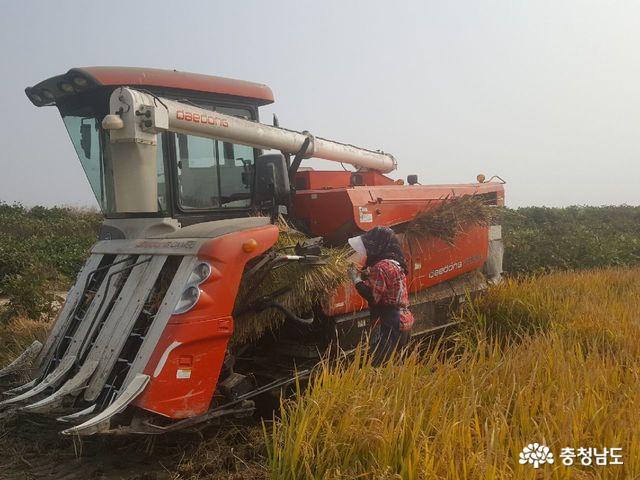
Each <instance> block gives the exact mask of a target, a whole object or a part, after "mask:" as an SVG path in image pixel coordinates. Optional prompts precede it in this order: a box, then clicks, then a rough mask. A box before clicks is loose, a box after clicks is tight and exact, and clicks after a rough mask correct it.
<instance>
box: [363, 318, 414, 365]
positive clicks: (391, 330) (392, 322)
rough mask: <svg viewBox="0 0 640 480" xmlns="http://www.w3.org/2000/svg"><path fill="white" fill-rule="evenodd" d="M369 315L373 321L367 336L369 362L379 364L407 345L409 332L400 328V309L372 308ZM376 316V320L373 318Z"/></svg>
mask: <svg viewBox="0 0 640 480" xmlns="http://www.w3.org/2000/svg"><path fill="white" fill-rule="evenodd" d="M374 315H375V316H374ZM371 317H372V321H373V323H374V326H373V328H372V329H371V335H370V338H369V349H370V354H371V358H372V360H371V363H372V365H373V366H379V365H382V364H383V363H385V362H387V361H388V360H389V359H390V358H391V356H392V354H393V352H395V351H396V350H401V349H402V348H403V347H404V346H406V345H407V343H408V342H409V338H410V337H411V332H410V331H403V330H400V310H399V309H397V308H393V307H378V308H376V309H372V311H371ZM376 318H377V319H378V321H377V322H376V321H375V320H374V319H376Z"/></svg>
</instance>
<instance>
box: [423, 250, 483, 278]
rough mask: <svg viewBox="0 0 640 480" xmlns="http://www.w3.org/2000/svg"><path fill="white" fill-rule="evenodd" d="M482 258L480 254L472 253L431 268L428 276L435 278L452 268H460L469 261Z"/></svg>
mask: <svg viewBox="0 0 640 480" xmlns="http://www.w3.org/2000/svg"><path fill="white" fill-rule="evenodd" d="M480 260H482V256H481V255H474V256H472V257H469V258H465V259H464V260H459V261H457V262H453V263H450V264H448V265H445V266H443V267H440V268H436V269H435V270H431V271H430V272H429V278H436V277H439V276H440V275H444V274H445V273H449V272H453V271H454V270H460V269H461V268H462V267H464V266H466V265H469V264H470V263H475V262H477V261H480Z"/></svg>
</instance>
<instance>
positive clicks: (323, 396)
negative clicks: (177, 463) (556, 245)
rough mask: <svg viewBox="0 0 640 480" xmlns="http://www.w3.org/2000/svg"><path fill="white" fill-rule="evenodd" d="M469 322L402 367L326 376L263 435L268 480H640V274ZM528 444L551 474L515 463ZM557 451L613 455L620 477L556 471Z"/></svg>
mask: <svg viewBox="0 0 640 480" xmlns="http://www.w3.org/2000/svg"><path fill="white" fill-rule="evenodd" d="M464 317H465V320H466V322H467V323H466V325H465V327H464V328H463V329H462V330H461V331H460V332H459V333H458V334H457V336H456V337H454V338H453V339H451V340H449V341H447V342H446V344H444V343H443V344H441V345H439V347H438V348H435V349H433V348H432V349H428V350H426V352H424V353H422V354H420V355H419V354H415V353H414V354H412V355H410V356H409V357H408V358H407V359H406V360H405V361H404V362H403V363H400V362H396V363H395V364H390V365H387V366H385V367H382V368H372V367H371V366H368V365H367V361H366V359H364V358H362V357H363V356H362V355H361V354H360V355H359V356H358V358H357V361H356V362H353V363H349V364H346V363H343V364H342V365H340V366H338V367H331V368H330V367H328V366H325V367H324V368H323V369H322V371H321V372H320V373H319V375H318V376H317V377H316V378H315V380H314V381H313V382H312V384H311V385H310V386H309V388H308V389H306V390H305V391H303V392H301V393H300V396H299V398H297V399H295V400H292V401H288V402H287V403H285V405H284V406H283V412H282V416H281V418H280V419H279V420H277V421H276V422H275V423H274V424H273V426H271V425H269V426H267V427H265V435H266V437H267V447H268V470H269V472H270V476H271V478H272V479H274V480H275V479H278V480H279V479H282V480H288V479H291V480H293V479H351V478H363V479H365V478H366V479H396V478H397V479H521V478H522V479H534V478H535V479H538V478H545V479H547V478H549V479H568V478H572V479H600V478H603V479H604V478H607V479H609V478H620V479H632V478H638V477H639V476H640V428H639V425H640V378H639V373H640V369H639V368H638V363H639V362H640V342H639V339H640V269H605V270H598V271H584V272H575V273H572V272H566V273H556V274H551V275H546V276H540V277H537V278H530V279H523V280H520V281H507V282H505V283H504V284H503V285H501V286H499V287H497V288H494V289H493V290H491V291H490V292H489V294H488V296H487V297H486V298H485V299H483V300H481V301H480V302H478V303H477V304H476V305H475V306H474V307H472V308H469V309H468V310H467V311H466V312H465V313H464ZM363 364H364V365H363ZM533 442H539V443H544V444H546V445H547V446H548V447H549V448H550V449H551V452H552V453H553V454H554V455H555V461H554V463H553V464H544V465H541V466H540V468H538V469H534V468H533V467H532V466H531V465H529V464H526V465H520V464H519V462H518V458H519V457H518V456H519V453H520V452H521V450H522V449H523V447H524V446H525V445H528V444H530V443H533ZM565 447H569V448H575V452H576V453H577V452H578V448H579V447H583V448H597V449H598V450H599V451H600V452H601V451H602V448H604V447H616V448H622V456H623V457H622V460H621V461H622V462H623V465H607V466H604V465H601V466H600V465H598V466H595V457H592V461H593V465H591V466H582V465H581V459H580V457H576V458H575V459H574V462H575V463H574V464H573V465H572V466H565V465H564V464H563V461H562V458H560V453H561V450H562V449H563V448H565ZM618 453H619V451H617V452H616V454H618ZM585 458H586V457H585ZM585 461H587V460H585ZM610 461H611V459H610Z"/></svg>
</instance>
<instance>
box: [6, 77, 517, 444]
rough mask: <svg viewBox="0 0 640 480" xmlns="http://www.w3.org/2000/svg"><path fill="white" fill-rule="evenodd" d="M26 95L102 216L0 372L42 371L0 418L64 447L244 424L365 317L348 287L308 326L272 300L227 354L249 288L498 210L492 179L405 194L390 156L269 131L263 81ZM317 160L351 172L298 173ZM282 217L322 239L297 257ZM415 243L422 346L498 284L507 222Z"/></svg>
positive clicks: (191, 81)
mask: <svg viewBox="0 0 640 480" xmlns="http://www.w3.org/2000/svg"><path fill="white" fill-rule="evenodd" d="M26 93H27V96H28V97H29V99H30V100H31V101H32V103H34V104H35V105H36V106H45V105H55V106H56V107H57V108H58V109H59V111H60V113H61V115H62V118H63V120H64V124H65V127H66V128H67V130H68V132H69V135H70V137H71V140H72V143H73V145H74V147H75V150H76V152H77V154H78V157H79V159H80V162H81V164H82V166H83V169H84V171H85V173H86V175H87V179H88V180H89V183H90V185H91V187H92V189H93V191H94V193H95V195H96V199H97V201H98V204H99V205H100V207H101V209H102V211H103V213H104V216H105V220H104V223H103V226H102V228H101V231H100V236H99V240H98V242H97V243H96V244H95V245H94V246H93V247H92V249H91V254H90V256H89V257H88V259H87V261H86V263H85V265H84V266H83V268H82V269H81V271H80V272H79V274H78V277H77V279H76V283H75V285H74V286H73V287H72V288H71V290H70V291H69V294H68V296H67V299H66V302H65V304H64V306H63V308H62V309H61V311H60V313H59V315H58V318H57V320H56V322H55V324H54V326H53V329H52V332H51V334H50V335H49V337H48V339H47V340H46V342H45V344H44V345H43V346H42V347H41V348H39V349H38V348H37V347H38V346H37V345H34V346H33V347H32V348H31V349H30V351H29V352H27V353H25V354H24V355H23V356H21V357H20V358H19V359H18V360H16V362H15V363H14V364H12V365H10V366H8V367H7V368H6V369H4V370H2V371H0V376H3V375H7V374H11V373H13V372H15V370H16V369H17V368H18V367H19V366H20V365H23V364H24V363H25V361H26V359H27V357H29V356H30V355H32V356H33V357H35V358H34V360H33V367H32V370H33V372H32V373H33V377H32V378H33V380H32V381H31V382H29V383H27V384H25V385H22V386H20V387H17V388H14V389H13V390H10V391H8V392H5V394H6V395H7V398H6V399H5V400H4V401H2V402H1V403H0V408H2V409H16V408H19V409H21V410H23V411H26V412H31V413H36V414H45V413H46V414H50V415H56V417H57V418H58V419H59V420H60V421H61V422H62V423H64V424H66V425H67V428H66V429H65V430H64V433H66V434H78V435H90V434H94V433H131V432H135V433H163V432H167V431H172V430H176V429H181V428H189V427H192V426H194V425H197V424H201V423H203V422H208V421H211V420H212V419H214V418H218V417H221V416H224V415H245V414H250V413H252V412H253V410H254V407H255V406H254V404H253V402H252V401H251V399H252V398H254V397H256V396H258V395H261V394H263V393H266V392H269V391H271V390H274V389H279V388H282V387H284V386H286V385H287V384H290V383H292V382H293V381H295V379H296V378H300V377H303V376H305V375H306V374H308V370H305V369H304V366H306V365H309V366H312V365H313V364H314V363H315V362H316V361H317V359H318V357H319V355H321V353H322V352H323V351H324V350H325V349H326V348H328V347H329V345H335V344H336V343H337V344H339V345H340V346H341V347H343V348H351V347H353V346H354V345H355V344H356V343H357V342H358V341H359V340H360V338H361V336H362V333H363V332H364V331H365V330H366V325H367V322H366V320H365V318H366V316H367V312H366V310H365V309H366V305H365V303H364V301H363V299H362V298H360V296H359V295H357V293H356V292H355V290H354V289H353V287H352V286H351V285H350V284H348V283H344V284H343V285H341V286H340V287H338V288H337V290H335V291H334V292H333V294H332V295H330V296H329V297H328V298H327V299H326V301H323V302H320V303H321V304H318V305H316V306H315V307H314V308H313V317H312V318H301V317H300V316H298V314H299V313H298V314H297V313H295V312H291V311H289V310H288V309H286V308H284V307H282V305H279V304H278V303H277V301H276V300H277V296H278V295H279V294H281V293H282V292H274V293H273V295H270V296H268V298H267V297H264V298H258V299H255V302H253V304H252V305H253V307H252V308H253V309H254V310H255V311H260V310H264V309H268V308H271V309H274V308H275V309H276V310H278V311H279V312H281V316H282V325H281V326H279V327H278V328H273V329H272V331H271V332H270V333H269V335H262V336H261V337H260V338H259V339H257V340H256V341H252V342H245V343H240V342H237V341H235V342H234V330H235V329H236V325H235V324H236V320H237V317H238V315H239V314H240V313H239V311H238V305H237V301H236V300H237V297H238V293H239V290H240V288H241V284H242V282H243V280H244V279H247V278H250V277H252V276H255V277H260V276H261V275H262V272H263V271H264V270H265V269H269V268H274V269H275V268H277V267H278V266H281V265H282V264H283V263H287V262H303V263H304V264H305V265H308V266H309V268H314V267H313V265H314V264H317V263H321V262H320V259H321V255H320V244H321V243H324V244H325V245H329V246H340V245H343V244H344V243H345V242H346V239H347V238H348V237H350V236H353V235H357V234H359V233H362V232H365V231H367V230H369V229H371V228H372V227H374V226H376V225H387V226H391V227H393V228H395V229H396V230H398V232H399V234H400V235H401V236H402V231H403V229H404V228H405V226H406V225H408V224H409V222H411V221H412V219H414V218H415V217H416V215H417V214H418V213H419V212H424V211H425V210H428V209H430V208H437V207H438V205H440V204H441V203H442V202H446V201H447V199H451V198H459V197H463V196H469V195H476V196H477V195H480V196H481V197H482V198H483V200H484V201H485V203H486V204H490V205H495V206H499V205H502V204H503V201H504V200H503V195H504V191H503V187H502V184H501V183H499V182H491V181H490V182H483V181H479V182H478V183H473V184H465V185H440V186H422V185H417V184H415V183H417V181H413V180H415V179H412V181H411V182H410V183H412V184H411V185H403V184H402V183H400V182H398V181H394V180H392V179H390V178H389V177H387V176H385V175H384V173H388V172H390V171H392V170H393V169H395V167H396V163H395V159H394V158H393V157H392V156H391V155H388V154H385V153H382V152H379V151H370V150H365V149H360V148H357V147H353V146H351V145H346V144H340V143H337V142H333V141H329V140H325V139H322V138H317V137H314V136H313V135H311V134H309V133H308V132H303V133H298V132H294V131H291V130H285V129H280V128H279V127H276V126H268V125H264V124H260V123H258V107H259V106H261V105H266V104H268V103H271V102H272V101H273V95H272V93H271V90H270V89H269V88H268V87H266V86H265V85H260V84H255V83H250V82H244V81H238V80H231V79H225V78H220V77H211V76H205V75H196V74H189V73H181V72H176V71H163V70H154V69H139V68H117V67H90V68H82V69H72V70H70V71H69V72H67V73H66V74H63V75H59V76H56V77H53V78H50V79H47V80H45V81H43V82H40V83H39V84H37V85H35V86H34V87H31V88H27V89H26ZM263 149H274V150H279V151H281V152H282V153H281V154H269V155H262V150H263ZM310 157H317V158H323V159H327V160H333V161H338V162H342V163H349V164H351V165H354V166H356V167H357V170H356V171H355V172H344V171H336V172H321V171H310V170H304V171H298V170H299V166H300V163H301V162H302V160H303V159H305V158H310ZM283 215H284V217H286V220H287V221H288V222H290V223H291V224H294V225H296V226H298V227H299V228H300V229H301V230H303V232H304V234H305V235H307V236H308V237H319V238H315V239H312V240H309V241H308V242H302V244H299V245H297V247H296V249H295V255H291V254H289V253H283V252H282V251H280V250H281V249H278V248H275V246H276V243H277V242H278V239H279V227H278V219H279V218H282V216H283ZM406 246H407V251H406V252H405V253H406V254H407V257H408V260H409V263H410V272H409V282H410V291H411V295H412V298H411V301H412V307H411V308H412V309H413V310H414V313H415V314H416V317H417V319H418V321H417V325H416V328H415V333H416V335H418V334H424V333H426V332H429V331H432V330H434V329H437V328H442V327H443V326H446V318H447V314H448V313H449V312H450V310H451V309H452V308H453V307H454V306H455V305H456V304H457V302H459V300H460V299H461V298H464V296H465V295H467V294H468V293H469V292H474V291H479V290H482V289H484V288H485V287H486V282H487V279H489V281H497V280H499V277H500V273H501V260H502V242H501V236H500V227H499V226H498V225H475V226H472V227H470V228H468V229H467V230H466V231H465V232H464V235H460V236H459V237H458V238H456V241H455V242H445V241H443V240H440V239H434V238H431V239H429V238H425V239H424V240H420V241H417V242H413V243H406ZM481 272H482V273H481ZM292 281H293V280H292ZM244 313H245V314H246V311H245V312H244ZM283 359H287V360H286V361H285V360H283Z"/></svg>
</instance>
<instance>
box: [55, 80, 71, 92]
mask: <svg viewBox="0 0 640 480" xmlns="http://www.w3.org/2000/svg"><path fill="white" fill-rule="evenodd" d="M58 87H59V88H60V90H62V91H63V92H64V93H73V92H74V91H75V90H74V89H73V85H71V84H70V83H69V82H61V83H60V85H58Z"/></svg>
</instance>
